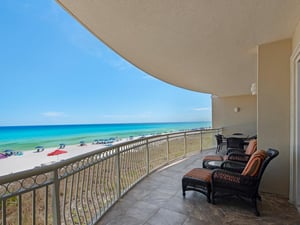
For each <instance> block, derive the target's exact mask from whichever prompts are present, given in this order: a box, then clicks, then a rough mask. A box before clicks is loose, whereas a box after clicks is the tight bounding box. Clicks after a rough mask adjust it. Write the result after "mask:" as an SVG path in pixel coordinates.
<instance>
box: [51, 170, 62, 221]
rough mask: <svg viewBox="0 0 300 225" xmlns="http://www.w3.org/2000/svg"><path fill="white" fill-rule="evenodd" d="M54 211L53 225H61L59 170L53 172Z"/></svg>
mask: <svg viewBox="0 0 300 225" xmlns="http://www.w3.org/2000/svg"><path fill="white" fill-rule="evenodd" d="M52 190H53V191H52V201H53V203H52V207H53V209H52V211H53V224H54V225H60V224H61V222H60V202H59V179H58V169H55V170H54V171H53V189H52Z"/></svg>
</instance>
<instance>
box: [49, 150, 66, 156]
mask: <svg viewBox="0 0 300 225" xmlns="http://www.w3.org/2000/svg"><path fill="white" fill-rule="evenodd" d="M64 153H67V151H65V150H60V149H56V150H54V151H53V152H50V153H48V154H47V156H54V155H60V154H64Z"/></svg>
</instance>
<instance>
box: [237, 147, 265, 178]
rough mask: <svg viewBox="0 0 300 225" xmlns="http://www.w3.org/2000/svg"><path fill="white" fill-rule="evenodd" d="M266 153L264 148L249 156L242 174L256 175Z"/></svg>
mask: <svg viewBox="0 0 300 225" xmlns="http://www.w3.org/2000/svg"><path fill="white" fill-rule="evenodd" d="M266 156H267V153H266V152H265V151H264V150H258V151H256V152H255V153H253V155H252V156H251V157H250V159H249V161H248V163H247V165H246V166H245V168H244V170H243V172H242V175H243V176H257V175H258V172H259V169H260V167H261V164H262V163H263V161H264V160H265V158H266Z"/></svg>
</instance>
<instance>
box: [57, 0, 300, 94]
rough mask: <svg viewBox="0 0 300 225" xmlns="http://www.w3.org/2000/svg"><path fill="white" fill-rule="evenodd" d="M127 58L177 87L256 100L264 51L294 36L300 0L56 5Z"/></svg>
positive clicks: (105, 0)
mask: <svg viewBox="0 0 300 225" xmlns="http://www.w3.org/2000/svg"><path fill="white" fill-rule="evenodd" d="M57 2H58V3H59V4H61V5H62V6H63V7H64V8H65V9H66V10H67V11H69V12H70V14H72V15H73V16H74V17H75V18H76V19H77V20H78V21H80V23H82V24H83V25H84V26H85V27H86V28H87V29H89V30H90V31H91V32H92V33H93V34H94V35H96V36H97V37H98V38H99V39H100V40H101V41H102V42H104V43H105V44H107V45H108V46H109V47H110V48H112V49H113V50H114V51H115V52H117V53H118V54H119V55H120V56H122V57H123V58H125V59H126V60H128V61H129V62H131V63H132V64H134V65H135V66H137V67H138V68H140V69H141V70H143V71H145V72H147V73H149V74H150V75H152V76H154V77H156V78H158V79H160V80H163V81H165V82H168V83H170V84H173V85H176V86H179V87H182V88H186V89H190V90H194V91H198V92H205V93H211V94H214V95H218V96H234V95H244V94H250V86H251V83H253V82H256V74H257V46H258V45H260V44H263V43H268V42H273V41H277V40H281V39H286V38H291V37H292V35H293V32H294V30H295V28H296V25H297V23H298V22H299V21H300V0H248V1H245V0H230V1H227V0H187V1H180V0H128V1H124V0H113V1H112V0H101V1H100V0H99V1H96V0H94V1H91V0H76V1H75V0H57Z"/></svg>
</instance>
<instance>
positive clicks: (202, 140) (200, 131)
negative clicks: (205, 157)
mask: <svg viewBox="0 0 300 225" xmlns="http://www.w3.org/2000/svg"><path fill="white" fill-rule="evenodd" d="M202 141H203V140H202V130H201V131H200V142H201V143H200V151H201V152H202V150H203V149H202V148H203V146H202Z"/></svg>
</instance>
